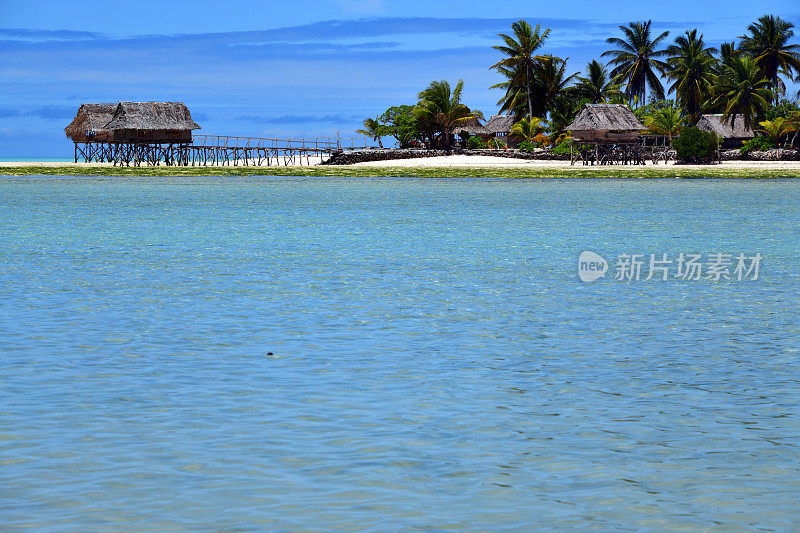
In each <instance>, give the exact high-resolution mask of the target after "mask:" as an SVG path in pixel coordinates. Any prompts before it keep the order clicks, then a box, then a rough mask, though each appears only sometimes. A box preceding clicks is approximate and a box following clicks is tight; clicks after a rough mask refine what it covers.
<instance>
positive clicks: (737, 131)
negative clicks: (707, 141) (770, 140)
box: [697, 115, 755, 139]
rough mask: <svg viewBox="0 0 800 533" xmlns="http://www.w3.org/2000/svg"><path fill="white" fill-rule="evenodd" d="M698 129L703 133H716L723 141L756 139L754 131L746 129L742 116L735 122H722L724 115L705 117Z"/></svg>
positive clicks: (702, 118) (699, 123)
mask: <svg viewBox="0 0 800 533" xmlns="http://www.w3.org/2000/svg"><path fill="white" fill-rule="evenodd" d="M697 127H698V128H700V129H701V130H703V131H710V132H711V133H716V134H717V135H719V136H720V137H722V138H723V139H751V138H753V137H755V133H753V130H752V129H749V128H748V129H745V127H744V118H743V117H742V116H741V115H740V116H738V117H736V119H735V120H734V121H733V126H731V121H730V120H726V121H723V120H722V115H703V116H701V117H700V120H699V121H698V122H697Z"/></svg>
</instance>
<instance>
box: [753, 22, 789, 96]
mask: <svg viewBox="0 0 800 533" xmlns="http://www.w3.org/2000/svg"><path fill="white" fill-rule="evenodd" d="M792 28H794V24H792V23H791V22H788V21H786V20H783V19H782V18H780V17H776V16H774V15H764V16H763V17H761V18H759V19H758V21H756V22H755V23H753V24H750V25H749V26H748V27H747V31H748V32H749V35H744V36H742V37H740V39H742V44H741V48H742V50H744V51H745V52H747V53H749V54H750V55H751V56H753V58H754V59H755V61H756V64H757V65H758V68H759V69H761V73H762V74H763V75H764V77H765V78H767V81H769V85H770V88H771V89H772V92H773V94H774V97H775V103H777V101H778V97H779V95H780V93H781V92H783V90H784V89H785V86H784V84H783V81H782V80H781V79H780V77H779V74H781V73H783V74H785V75H787V76H791V75H792V71H793V70H797V71H798V72H800V54H799V53H798V51H800V45H797V44H788V42H789V39H791V38H792V37H794V31H793V30H792Z"/></svg>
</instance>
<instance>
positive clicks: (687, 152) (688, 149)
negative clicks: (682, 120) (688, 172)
mask: <svg viewBox="0 0 800 533" xmlns="http://www.w3.org/2000/svg"><path fill="white" fill-rule="evenodd" d="M672 146H673V148H675V151H676V152H677V154H678V162H679V163H710V162H711V161H712V160H713V159H714V156H715V155H716V152H717V148H718V147H719V139H718V138H717V136H716V135H715V134H714V133H711V132H708V131H703V130H701V129H698V128H696V127H694V126H689V127H686V128H683V131H681V136H680V137H677V138H675V139H674V140H673V141H672Z"/></svg>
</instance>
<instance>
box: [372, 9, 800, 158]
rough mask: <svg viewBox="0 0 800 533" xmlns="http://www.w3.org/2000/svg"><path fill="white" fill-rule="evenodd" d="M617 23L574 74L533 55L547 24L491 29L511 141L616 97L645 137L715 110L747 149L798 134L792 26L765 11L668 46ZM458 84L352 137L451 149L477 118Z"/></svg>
mask: <svg viewBox="0 0 800 533" xmlns="http://www.w3.org/2000/svg"><path fill="white" fill-rule="evenodd" d="M619 29H620V34H619V36H616V37H610V38H608V39H606V43H607V44H608V45H609V49H608V50H606V51H605V52H603V53H602V54H601V58H607V63H606V62H603V61H602V59H600V60H598V59H595V60H592V61H591V62H589V64H588V65H587V67H586V70H585V72H583V73H579V72H575V73H569V72H568V71H567V59H565V58H560V57H556V56H553V55H550V54H546V53H542V49H543V47H544V45H545V43H546V42H547V39H548V37H549V36H550V33H551V30H550V29H547V28H542V27H541V26H540V25H538V24H537V25H536V26H535V27H534V26H532V25H531V24H529V23H528V22H526V21H525V20H519V21H517V22H514V23H513V24H512V26H511V30H512V31H511V32H510V33H509V34H504V33H502V34H499V35H498V36H499V38H500V40H501V43H500V44H498V45H497V46H494V47H493V48H494V49H495V50H497V51H498V52H499V53H500V58H499V61H498V62H497V63H495V64H494V65H492V66H491V67H490V68H491V69H493V70H495V71H496V72H498V73H499V74H500V75H501V76H502V78H503V81H501V82H499V83H496V84H495V85H492V87H491V88H492V89H497V90H501V91H502V93H503V95H502V97H501V98H500V100H499V101H498V106H499V107H500V112H501V113H507V114H510V115H513V116H514V119H515V123H516V124H515V126H514V129H513V131H512V138H514V139H516V141H517V142H524V143H528V144H529V145H531V146H542V145H548V144H556V143H558V142H560V141H562V140H563V139H564V138H565V136H566V135H565V133H566V127H567V126H568V125H569V124H570V122H572V120H573V119H574V118H575V115H576V114H577V113H578V111H580V109H581V108H582V107H583V105H584V104H586V103H620V104H627V105H629V106H631V107H632V108H633V109H634V113H636V115H637V116H638V117H639V118H640V119H641V120H642V121H643V123H644V124H645V125H646V126H647V127H648V128H649V129H650V130H651V132H652V133H655V134H660V135H665V136H668V137H669V138H670V139H671V138H672V137H673V136H675V135H678V134H680V131H681V129H682V128H683V127H685V126H687V125H693V124H696V123H697V121H698V120H699V118H700V116H701V115H703V114H708V113H715V114H722V115H723V120H726V121H733V123H734V124H735V123H736V122H737V121H742V123H743V125H744V126H745V128H746V129H753V130H756V131H757V132H759V134H760V135H759V136H758V137H757V138H756V139H755V140H754V141H751V144H752V145H753V146H755V147H759V148H768V147H770V146H779V145H791V144H794V142H795V141H796V140H797V132H798V130H800V106H798V98H800V92H798V93H796V94H792V93H788V92H787V82H791V81H792V80H793V81H795V82H800V45H799V44H796V43H793V42H792V40H793V38H794V36H795V35H794V24H792V23H791V22H788V21H786V20H783V19H782V18H780V17H778V16H775V15H764V16H762V17H760V18H759V19H758V20H757V21H755V22H753V23H752V24H750V25H749V26H748V27H747V29H746V32H745V33H744V35H741V36H739V37H738V38H737V39H738V41H737V40H732V41H730V42H725V43H723V44H722V45H721V46H720V47H719V48H715V47H712V46H707V45H706V43H705V42H704V39H703V34H702V33H700V32H699V31H698V30H697V29H690V30H687V31H685V32H684V33H682V34H681V35H679V36H677V37H676V38H675V39H674V40H673V41H672V42H669V41H668V39H669V32H667V31H664V32H661V33H658V32H657V31H654V29H653V24H652V21H649V20H648V21H646V22H631V23H629V24H628V25H626V26H620V27H619ZM662 80H666V82H667V87H665V86H664V84H663V83H662ZM462 90H463V82H462V81H461V80H459V81H458V83H457V84H456V86H455V87H451V86H450V84H449V83H448V82H447V81H445V80H442V81H434V82H432V83H431V84H430V86H428V87H427V88H426V89H424V90H423V91H421V92H420V93H419V95H418V101H417V102H416V103H415V104H413V105H400V106H394V107H391V108H389V109H387V110H386V111H385V112H384V113H382V114H380V115H378V116H377V117H376V118H369V119H366V120H365V121H364V128H363V129H361V130H358V133H362V134H364V135H368V136H370V137H372V138H373V139H375V140H376V141H378V142H379V143H381V137H385V136H391V137H394V138H395V140H396V141H397V144H398V145H399V146H401V147H409V146H414V145H423V144H424V145H427V146H450V145H452V144H453V142H454V141H455V139H456V135H455V132H456V131H458V127H459V126H461V125H465V124H468V123H474V122H475V121H476V120H477V121H480V120H482V119H483V114H482V113H481V112H480V111H478V110H474V109H470V108H469V107H468V106H466V105H465V104H463V103H462V102H461V93H462ZM648 97H649V99H648ZM667 97H671V99H667ZM756 145H757V146H756Z"/></svg>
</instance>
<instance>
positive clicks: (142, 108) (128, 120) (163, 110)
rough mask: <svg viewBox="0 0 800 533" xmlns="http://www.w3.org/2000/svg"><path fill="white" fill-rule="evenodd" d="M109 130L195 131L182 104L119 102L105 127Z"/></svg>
mask: <svg viewBox="0 0 800 533" xmlns="http://www.w3.org/2000/svg"><path fill="white" fill-rule="evenodd" d="M106 128H107V129H110V130H144V131H154V130H197V129H200V126H199V125H198V124H197V122H195V121H194V120H192V116H191V115H190V114H189V109H188V108H187V107H186V106H185V105H184V104H183V102H120V103H119V105H117V109H116V111H115V112H114V118H113V119H111V121H110V122H109V123H108V124H107V125H106Z"/></svg>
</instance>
